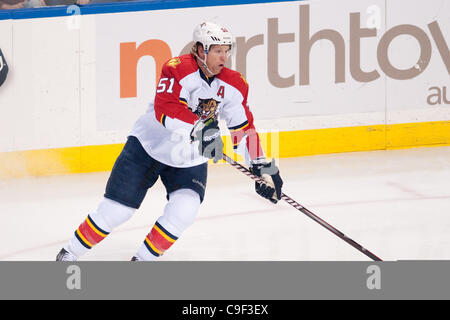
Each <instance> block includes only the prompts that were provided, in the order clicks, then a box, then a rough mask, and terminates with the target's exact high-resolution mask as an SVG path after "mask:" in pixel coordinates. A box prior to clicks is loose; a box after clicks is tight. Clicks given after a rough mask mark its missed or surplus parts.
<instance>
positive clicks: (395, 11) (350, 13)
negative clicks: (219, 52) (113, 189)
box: [0, 0, 450, 152]
mask: <svg viewBox="0 0 450 320" xmlns="http://www.w3.org/2000/svg"><path fill="white" fill-rule="evenodd" d="M385 3H386V4H387V5H386V7H385ZM449 6H450V4H449V3H447V2H442V1H439V0H430V1H427V2H426V3H425V2H422V1H418V0H417V1H403V0H402V1H397V0H395V1H392V0H388V1H383V0H370V1H369V0H342V1H335V0H316V1H293V2H282V3H265V4H251V5H233V6H217V7H203V8H183V9H171V10H156V11H152V10H150V11H140V12H123V13H114V14H92V15H81V16H80V17H79V28H77V27H73V25H71V24H70V23H69V22H68V21H69V20H68V18H67V17H53V18H38V19H24V20H20V19H17V20H1V21H0V32H1V37H0V46H1V47H2V49H3V50H4V52H5V54H6V57H7V59H8V61H9V63H10V65H11V66H12V67H13V68H12V69H13V70H12V71H11V72H10V75H9V77H8V79H7V82H6V83H5V84H4V85H3V86H2V88H1V91H0V104H1V106H2V107H3V106H6V107H5V110H7V111H6V115H5V117H2V120H0V121H1V124H2V125H1V126H0V152H7V151H18V150H34V149H47V148H63V147H77V146H86V145H102V144H114V143H122V142H124V141H125V138H126V135H127V134H128V132H129V130H130V129H131V126H132V124H133V123H134V121H135V120H136V118H137V117H138V116H139V115H140V114H141V113H142V112H144V111H145V109H146V107H147V104H148V102H149V101H150V100H151V99H152V97H153V94H154V87H155V77H156V74H155V70H156V64H155V62H154V59H153V58H152V57H151V56H144V57H142V58H140V60H139V62H138V64H137V67H138V68H137V79H136V81H137V82H136V83H137V96H136V97H128V98H121V97H120V77H121V75H120V61H121V59H120V58H121V50H120V47H121V44H124V43H129V42H134V43H136V45H137V46H139V45H140V44H142V43H144V42H145V41H148V40H160V41H163V42H164V43H166V44H167V46H168V47H169V48H170V51H171V53H172V55H178V54H179V53H180V51H181V50H182V49H183V48H184V47H185V46H186V45H187V44H188V42H189V41H190V39H191V35H192V29H193V27H194V26H195V25H196V24H197V23H199V22H200V21H201V20H202V19H210V20H213V21H216V22H220V23H223V24H224V25H226V26H227V27H228V28H229V29H230V30H231V31H232V32H233V33H234V35H235V36H236V37H237V38H239V39H240V41H241V42H239V43H240V44H241V46H240V47H239V46H238V47H237V50H236V54H237V55H239V57H240V60H239V61H240V62H239V66H238V65H237V64H238V63H237V57H236V56H235V57H234V59H233V64H232V66H233V67H238V68H242V62H243V61H245V62H246V69H245V75H246V78H247V80H248V82H249V84H250V95H249V105H250V107H251V110H252V111H253V113H254V115H255V121H256V125H257V128H258V129H261V130H266V131H269V130H277V131H293V130H304V129H323V128H335V127H351V126H365V125H374V124H395V123H409V122H423V121H446V120H450V104H446V102H445V100H444V99H443V98H442V99H441V103H440V104H433V105H430V104H428V102H427V98H428V97H429V96H430V94H433V93H434V92H435V91H437V90H438V89H434V91H433V90H431V91H430V88H431V87H435V88H440V90H441V91H442V92H443V91H444V88H446V92H447V97H449V96H450V93H449V91H450V84H449V83H448V78H449V72H448V70H447V64H449V65H450V61H448V60H449V59H450V58H449V57H448V56H445V55H443V54H442V53H441V51H440V50H439V49H438V47H437V44H436V40H435V38H434V36H433V35H432V33H431V31H430V29H429V25H430V24H432V23H433V22H437V23H438V25H439V27H440V30H441V33H442V37H443V39H444V41H443V42H442V41H441V47H442V45H443V44H444V43H445V45H448V44H449V43H450V38H449V37H450V34H449V32H448V30H449V27H450V25H449V24H450V20H449V17H450V7H449ZM300 7H302V8H306V7H308V8H309V15H308V17H309V27H310V32H309V36H310V37H312V36H313V35H314V34H317V32H322V33H321V34H323V32H324V31H326V33H327V34H328V35H330V32H331V34H334V36H336V37H337V38H339V40H336V41H337V43H340V44H342V45H343V47H342V48H343V49H344V50H343V51H342V52H343V53H344V54H343V56H342V57H343V60H340V58H337V60H338V67H342V66H344V68H343V69H342V70H343V73H342V72H341V71H339V70H340V69H339V68H338V73H337V74H336V73H335V66H336V64H335V52H336V48H335V46H334V45H333V44H332V42H331V41H329V40H326V39H324V40H319V41H317V42H315V43H314V44H313V45H312V46H311V49H310V55H309V58H310V63H309V66H310V73H309V84H308V85H306V84H305V85H300V81H301V78H302V79H303V77H304V75H303V76H302V72H305V71H304V68H302V66H301V65H300V55H301V52H302V51H301V50H300V41H301V34H302V32H303V33H304V34H303V35H304V36H305V34H306V33H305V32H306V31H305V30H304V29H301V28H300V25H301V23H302V21H303V23H305V20H302V19H300V18H299V17H300V15H301V13H300ZM419 13H420V14H419ZM304 14H305V16H306V11H304ZM357 15H359V21H360V24H359V28H358V26H357V24H356V23H355V22H354V21H356V20H355V19H356V18H357ZM249 16H251V17H252V23H248V17H249ZM352 19H353V20H352ZM168 21H176V27H175V24H173V23H172V24H171V23H168ZM351 21H353V24H352V23H351ZM399 25H412V26H414V28H415V30H419V29H420V30H422V33H423V34H425V37H426V39H428V40H429V41H430V48H431V56H430V59H429V63H428V64H427V66H426V68H425V69H424V70H422V71H423V72H422V73H420V74H418V75H417V76H415V77H413V78H411V79H407V80H396V79H392V77H391V76H389V75H386V74H385V72H384V70H383V68H382V67H381V64H380V59H379V56H378V50H379V46H380V42H381V41H382V39H383V37H385V36H386V34H388V35H389V32H390V31H392V29H393V28H396V27H398V26H399ZM179 26H183V27H182V28H180V27H179ZM369 27H376V29H373V28H372V29H371V30H372V31H370V30H369V29H367V28H369ZM302 30H303V31H302ZM330 30H331V31H330ZM358 30H359V31H358ZM374 30H376V35H373V36H367V37H366V36H362V37H360V41H359V42H360V50H359V55H358V54H357V53H358V51H357V50H356V51H355V50H352V48H353V49H355V46H356V42H355V41H356V40H355V37H356V38H358V37H357V36H354V37H353V38H352V37H351V34H355V33H358V32H362V33H363V34H364V33H367V32H369V33H370V32H372V33H373V32H374ZM5 35H6V36H5ZM254 37H257V39H259V40H258V41H260V42H261V44H259V45H256V46H254V47H252V48H251V49H249V50H247V51H248V52H247V53H246V54H244V53H243V52H244V51H246V50H245V48H243V47H242V43H244V42H245V41H248V40H249V39H252V38H253V39H255V38H254ZM340 39H342V40H340ZM304 41H307V40H304ZM341 41H342V42H341ZM340 44H337V45H336V47H339V46H340ZM420 48H421V47H420V46H419V42H418V41H417V40H416V39H414V37H412V36H411V35H399V36H398V37H395V38H394V39H393V40H392V41H391V43H390V46H389V49H388V56H389V60H390V62H391V64H392V65H393V67H395V68H397V69H399V70H400V72H401V70H405V69H408V68H411V67H412V66H414V65H415V64H416V63H417V62H418V61H416V60H417V59H418V57H419V56H420V52H421V51H420ZM276 49H278V51H277V50H276ZM276 51H277V52H278V60H274V59H275V58H274V57H273V55H274V54H275V53H274V52H276ZM305 51H306V52H307V51H308V50H305ZM269 52H272V53H271V54H270V56H271V58H270V59H269ZM358 56H360V63H359V64H358V63H356V62H355V59H356V58H357V57H358ZM242 57H246V59H245V60H243V58H242ZM274 61H277V62H276V63H275V62H274ZM419 62H420V61H419ZM357 67H358V68H359V69H360V71H359V73H361V72H363V73H369V72H377V73H378V74H379V77H378V78H376V79H374V80H371V81H368V82H362V81H360V80H357V79H355V77H356V78H358V76H356V75H355V74H357V73H358V70H357V69H358V68H357ZM355 70H356V71H355ZM241 71H243V70H241ZM269 74H270V75H271V76H270V77H269ZM277 74H278V77H281V78H283V79H284V80H282V82H283V81H284V83H285V84H283V85H281V86H284V87H277V86H280V83H279V82H277V83H278V84H277V86H276V85H274V81H273V78H274V77H275V78H276V76H274V75H277ZM301 76H302V77H301ZM335 77H337V78H335ZM270 79H272V81H271V80H270ZM303 80H304V79H303ZM275 82H276V81H275ZM291 82H292V83H291ZM286 83H287V84H286ZM435 99H437V98H435ZM432 100H433V99H432ZM447 100H448V99H447Z"/></svg>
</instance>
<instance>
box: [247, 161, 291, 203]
mask: <svg viewBox="0 0 450 320" xmlns="http://www.w3.org/2000/svg"><path fill="white" fill-rule="evenodd" d="M250 172H251V173H253V174H254V175H255V176H258V177H261V178H262V179H263V180H264V183H261V182H255V190H256V193H257V194H259V195H260V196H261V197H263V198H266V199H268V200H270V201H271V202H273V203H277V202H278V200H281V188H282V187H283V180H282V179H281V177H280V170H278V167H277V166H276V165H275V160H273V159H272V162H270V163H268V162H261V163H253V164H252V165H251V166H250Z"/></svg>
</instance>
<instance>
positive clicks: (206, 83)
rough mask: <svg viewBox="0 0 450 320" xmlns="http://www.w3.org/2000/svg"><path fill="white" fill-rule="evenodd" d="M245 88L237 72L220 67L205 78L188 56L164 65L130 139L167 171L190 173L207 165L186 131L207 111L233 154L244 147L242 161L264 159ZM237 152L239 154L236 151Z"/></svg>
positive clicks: (192, 58) (191, 57)
mask: <svg viewBox="0 0 450 320" xmlns="http://www.w3.org/2000/svg"><path fill="white" fill-rule="evenodd" d="M247 96H248V85H247V82H246V81H245V79H244V78H243V77H242V75H241V74H240V73H239V72H236V71H233V70H231V69H228V68H226V67H224V68H223V69H222V71H221V73H220V74H218V75H216V76H215V77H210V78H208V77H206V76H205V75H204V74H203V72H202V71H201V70H200V69H199V67H198V64H197V62H196V60H195V58H194V56H193V55H192V54H187V55H182V56H180V57H175V58H172V59H170V60H169V61H167V62H166V63H165V64H164V65H163V67H162V71H161V77H160V79H159V82H158V84H157V85H156V95H155V99H154V101H153V102H151V103H150V104H149V107H148V109H147V112H146V113H145V114H144V115H142V116H141V117H140V118H139V119H138V120H137V121H136V123H135V125H134V126H133V129H132V131H131V133H130V135H132V136H135V137H137V138H138V139H139V141H140V142H141V144H142V146H143V147H144V149H145V151H147V153H148V154H149V155H150V156H151V157H152V158H154V159H156V160H158V161H160V162H162V163H164V164H166V165H169V166H172V167H179V168H183V167H191V166H196V165H199V164H202V163H205V162H207V161H208V160H209V159H208V158H205V157H203V156H202V155H200V153H199V151H198V150H199V148H198V143H199V142H198V141H194V142H191V137H190V134H191V131H192V128H193V127H194V123H196V121H198V119H199V118H200V117H203V116H204V115H207V114H210V113H211V109H213V110H214V113H216V114H217V115H218V118H219V120H224V121H225V122H226V124H227V127H228V128H229V129H230V132H231V138H232V141H233V145H234V147H235V150H237V147H238V145H239V144H240V143H241V142H244V143H243V144H242V145H243V146H245V147H244V148H243V149H244V151H243V152H244V158H245V159H248V160H255V159H257V158H259V157H263V156H264V153H263V151H262V148H261V145H260V141H259V137H258V135H257V133H256V131H255V127H254V124H253V115H252V113H251V111H250V109H249V107H248V105H247ZM239 149H241V148H239Z"/></svg>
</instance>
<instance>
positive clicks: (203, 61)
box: [191, 46, 214, 77]
mask: <svg viewBox="0 0 450 320" xmlns="http://www.w3.org/2000/svg"><path fill="white" fill-rule="evenodd" d="M191 52H192V54H193V55H194V56H195V57H196V58H197V60H198V61H200V62H201V64H202V66H203V68H205V70H206V71H207V72H208V73H209V75H207V76H208V77H212V76H214V73H212V72H211V70H209V68H208V65H207V64H206V56H207V55H208V53H207V52H206V51H205V59H202V58H200V56H199V55H198V54H197V52H196V49H195V46H194V47H192V50H191Z"/></svg>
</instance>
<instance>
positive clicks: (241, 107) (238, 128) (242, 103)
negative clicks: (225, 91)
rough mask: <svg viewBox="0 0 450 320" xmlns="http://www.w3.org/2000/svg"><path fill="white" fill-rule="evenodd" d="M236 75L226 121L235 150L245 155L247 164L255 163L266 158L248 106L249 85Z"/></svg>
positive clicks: (233, 79)
mask: <svg viewBox="0 0 450 320" xmlns="http://www.w3.org/2000/svg"><path fill="white" fill-rule="evenodd" d="M236 74H237V76H236ZM236 74H235V75H234V76H233V78H232V84H233V87H235V88H236V91H235V94H234V95H233V96H232V97H231V99H230V101H229V102H228V104H229V105H228V108H226V109H227V111H226V112H225V119H226V122H227V127H228V130H229V131H230V134H231V141H232V143H233V150H234V151H235V152H237V153H243V156H244V159H245V160H246V162H247V163H249V162H255V161H257V160H259V159H261V158H265V155H264V151H263V149H262V147H261V142H260V139H259V135H258V133H257V132H256V128H255V125H254V120H253V119H254V118H253V114H252V112H251V111H250V108H249V106H248V104H247V97H248V84H247V82H246V81H245V79H244V78H243V77H242V76H241V75H240V74H239V73H236ZM240 146H242V148H240ZM239 150H243V152H239Z"/></svg>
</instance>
